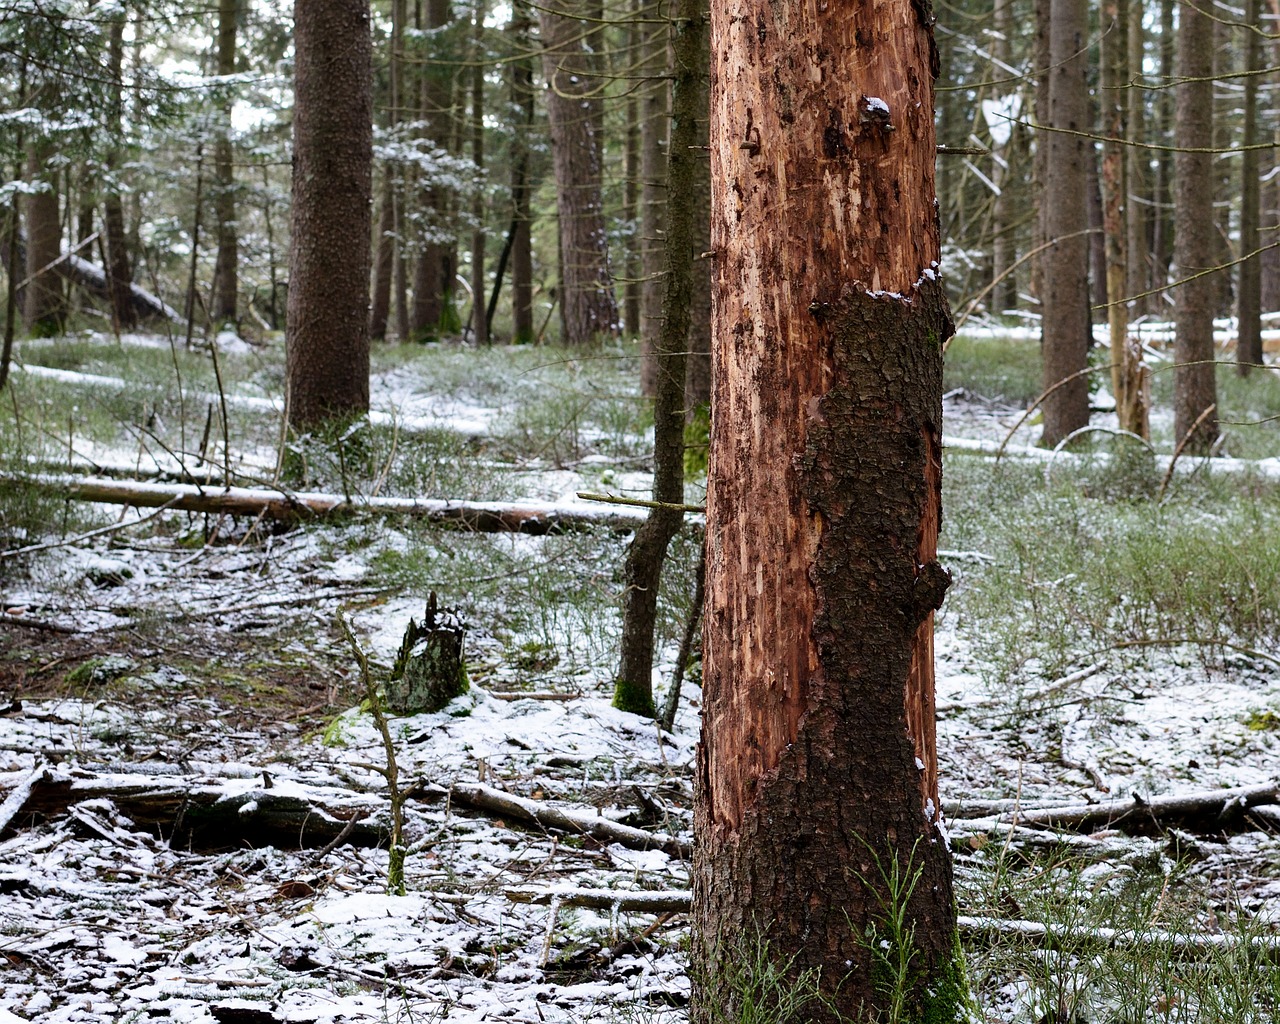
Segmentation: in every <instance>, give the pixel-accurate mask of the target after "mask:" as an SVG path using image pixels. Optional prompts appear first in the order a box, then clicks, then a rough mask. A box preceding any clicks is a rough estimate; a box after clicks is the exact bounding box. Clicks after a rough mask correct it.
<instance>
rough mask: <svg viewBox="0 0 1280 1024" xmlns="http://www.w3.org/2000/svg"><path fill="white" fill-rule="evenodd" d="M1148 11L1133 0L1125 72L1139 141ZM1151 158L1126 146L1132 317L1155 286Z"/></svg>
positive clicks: (1130, 120) (1130, 119)
mask: <svg viewBox="0 0 1280 1024" xmlns="http://www.w3.org/2000/svg"><path fill="white" fill-rule="evenodd" d="M1145 10H1146V2H1145V0H1129V32H1128V38H1127V40H1126V46H1127V49H1128V55H1127V58H1126V64H1127V67H1126V69H1125V70H1126V73H1125V75H1124V79H1125V82H1126V83H1128V86H1129V87H1128V88H1127V89H1126V90H1125V94H1124V98H1123V99H1124V101H1125V102H1127V104H1128V109H1127V112H1126V121H1127V123H1126V125H1125V131H1126V136H1125V137H1126V138H1127V139H1129V140H1130V141H1131V142H1135V143H1142V142H1145V141H1146V123H1147V107H1146V92H1145V90H1144V88H1143V77H1142V76H1143V71H1142V68H1143V61H1144V58H1145V55H1146V45H1145V43H1146V35H1145V32H1146V29H1145V28H1144V26H1143V21H1142V16H1143V14H1144V13H1145ZM1149 161H1150V151H1148V150H1145V149H1142V148H1141V147H1140V146H1138V145H1134V146H1126V147H1125V166H1124V176H1125V189H1126V193H1125V194H1126V198H1127V202H1126V203H1125V231H1126V238H1125V250H1126V261H1125V263H1126V278H1125V291H1126V292H1127V294H1128V295H1129V296H1130V298H1131V301H1130V305H1129V314H1130V317H1131V318H1136V317H1139V316H1142V315H1143V314H1144V313H1146V312H1147V310H1148V308H1149V305H1148V301H1147V297H1146V296H1144V295H1143V293H1144V292H1146V291H1147V290H1148V289H1149V288H1150V287H1151V283H1150V282H1151V275H1150V273H1149V263H1150V258H1151V252H1150V246H1149V245H1148V243H1147V228H1148V224H1149V221H1150V218H1149V216H1148V214H1147V212H1146V205H1145V203H1146V202H1147V201H1149V200H1150V198H1151V196H1150V192H1149V190H1148V187H1147V183H1148V179H1149V178H1150V174H1149V173H1148V168H1149Z"/></svg>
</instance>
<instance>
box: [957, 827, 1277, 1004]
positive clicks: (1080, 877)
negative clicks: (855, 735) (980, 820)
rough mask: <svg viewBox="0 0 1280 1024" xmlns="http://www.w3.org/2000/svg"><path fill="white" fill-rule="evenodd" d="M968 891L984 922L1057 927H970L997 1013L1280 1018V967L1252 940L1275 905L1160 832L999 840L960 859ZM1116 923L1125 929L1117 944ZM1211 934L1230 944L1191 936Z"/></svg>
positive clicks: (969, 907)
mask: <svg viewBox="0 0 1280 1024" xmlns="http://www.w3.org/2000/svg"><path fill="white" fill-rule="evenodd" d="M1197 855H1198V856H1200V857H1203V856H1204V854H1203V852H1200V851H1197ZM957 896H958V899H959V902H960V905H961V906H962V907H963V908H965V909H964V912H965V913H967V914H971V915H973V916H975V917H987V918H999V919H1005V920H1008V919H1011V918H1012V919H1017V920H1021V921H1031V922H1036V923H1039V924H1044V925H1047V926H1049V928H1050V929H1052V937H1046V936H1045V935H1043V934H1041V935H1033V934H1021V935H1019V934H1013V933H1011V932H1009V931H1005V932H1003V933H984V934H976V933H971V934H970V935H969V936H968V938H967V939H966V943H965V946H966V949H965V953H966V961H967V966H968V974H969V979H970V982H971V984H972V985H973V987H974V990H975V993H976V994H977V996H978V1001H979V1003H980V1004H981V1005H982V1006H983V1007H984V1009H985V1010H986V1011H987V1017H988V1019H998V1020H1013V1021H1054V1022H1068V1021H1072V1022H1077V1021H1078V1022H1080V1024H1095V1022H1097V1024H1140V1022H1147V1021H1161V1022H1164V1021H1168V1022H1178V1024H1193V1022H1194V1024H1263V1022H1265V1021H1273V1020H1275V1019H1277V1014H1278V1013H1280V971H1277V970H1276V969H1275V967H1274V965H1272V964H1271V963H1270V961H1269V954H1267V953H1266V952H1264V951H1262V950H1260V949H1259V948H1257V947H1255V946H1254V945H1252V943H1255V942H1257V941H1258V940H1259V939H1261V938H1263V937H1264V936H1269V935H1270V926H1269V924H1268V922H1267V917H1266V915H1265V913H1260V911H1265V903H1260V902H1259V901H1257V900H1253V901H1251V905H1250V906H1246V905H1245V903H1244V901H1242V900H1241V898H1240V894H1238V893H1234V892H1232V891H1230V890H1224V889H1221V888H1219V889H1214V888H1212V887H1211V886H1210V885H1209V883H1208V882H1207V881H1206V877H1205V876H1202V875H1201V874H1199V873H1198V872H1197V870H1196V867H1195V863H1194V862H1193V861H1191V860H1186V859H1183V860H1179V859H1176V858H1175V857H1171V856H1170V855H1169V851H1168V848H1167V847H1166V846H1163V845H1162V844H1160V843H1158V842H1156V841H1150V842H1146V843H1136V844H1129V845H1126V846H1125V847H1123V848H1121V847H1117V846H1114V845H1106V844H1096V846H1095V848H1094V849H1092V850H1087V849H1085V848H1083V847H1079V846H1077V847H1074V848H1070V847H1055V846H1052V845H1048V846H1041V847H1038V848H1037V847H1034V846H1032V847H1025V846H1021V845H1019V844H1014V843H1008V842H1006V841H1005V840H1004V839H1003V838H1002V837H999V836H996V837H992V839H991V840H990V841H989V842H988V843H986V844H985V845H980V848H979V849H976V850H974V849H971V848H969V847H966V848H965V850H964V852H962V853H960V854H959V855H958V857H957ZM1103 929H1112V930H1115V931H1118V932H1120V933H1122V936H1123V937H1122V939H1121V940H1119V941H1104V940H1103V938H1102V935H1103V934H1105V933H1103V932H1101V930H1103ZM1204 936H1212V938H1210V940H1209V941H1210V942H1216V943H1217V945H1201V946H1200V947H1199V948H1195V947H1194V946H1191V945H1190V944H1192V943H1195V942H1196V941H1199V940H1201V939H1202V938H1203V937H1204Z"/></svg>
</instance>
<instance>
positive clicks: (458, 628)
mask: <svg viewBox="0 0 1280 1024" xmlns="http://www.w3.org/2000/svg"><path fill="white" fill-rule="evenodd" d="M465 632H466V630H465V628H464V626H463V624H462V617H461V616H460V615H459V614H458V613H457V612H456V611H454V610H453V609H450V608H437V607H436V595H435V592H434V591H433V592H432V594H431V597H430V598H428V600H427V610H426V614H425V616H424V617H423V620H422V622H421V624H419V623H417V622H415V621H414V620H413V619H410V620H409V628H408V629H406V630H405V633H404V639H403V640H402V641H401V642H400V653H399V654H397V655H396V662H395V667H394V668H392V670H391V678H390V679H389V680H388V682H387V707H388V708H389V709H390V710H391V711H393V712H395V713H396V714H397V715H417V714H422V713H424V712H426V713H432V712H435V711H439V710H440V709H441V708H443V707H444V706H445V705H446V704H448V703H449V701H451V700H453V698H454V697H460V696H461V695H462V694H464V693H466V692H467V690H468V689H469V686H470V684H469V683H468V682H467V667H466V664H465V663H464V662H463V659H462V637H463V634H464V633H465Z"/></svg>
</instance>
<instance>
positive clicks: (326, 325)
mask: <svg viewBox="0 0 1280 1024" xmlns="http://www.w3.org/2000/svg"><path fill="white" fill-rule="evenodd" d="M294 47H295V52H296V58H295V71H294V108H293V215H292V222H291V223H292V246H291V250H290V260H289V263H290V277H289V310H288V327H287V329H286V346H285V347H286V369H285V383H286V400H285V406H286V409H287V413H288V420H289V425H290V426H291V427H293V428H294V429H297V430H307V429H310V428H312V427H315V426H320V425H323V424H325V423H327V422H332V421H337V422H341V421H344V420H350V419H353V418H356V417H359V416H362V415H364V414H365V413H367V412H368V410H369V262H370V230H371V227H372V225H371V224H370V213H369V208H370V205H371V200H372V192H373V67H372V49H373V44H372V38H371V36H370V16H369V0H326V2H325V3H322V4H321V3H314V2H311V0H298V2H297V4H296V6H295V8H294Z"/></svg>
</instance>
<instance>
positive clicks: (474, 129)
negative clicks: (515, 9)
mask: <svg viewBox="0 0 1280 1024" xmlns="http://www.w3.org/2000/svg"><path fill="white" fill-rule="evenodd" d="M472 29H473V32H474V38H473V44H474V45H473V46H472V50H471V60H472V65H471V162H472V163H474V164H475V165H476V186H475V194H474V196H473V197H472V199H471V216H472V218H473V219H474V220H475V227H474V229H473V230H472V232H471V335H472V337H473V338H474V339H475V341H476V344H478V345H487V344H489V315H488V307H487V306H486V305H485V301H484V300H485V294H486V289H485V277H484V245H485V223H484V222H485V203H484V188H483V187H482V186H481V179H482V178H483V171H484V0H476V3H475V24H474V25H473V26H472Z"/></svg>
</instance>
